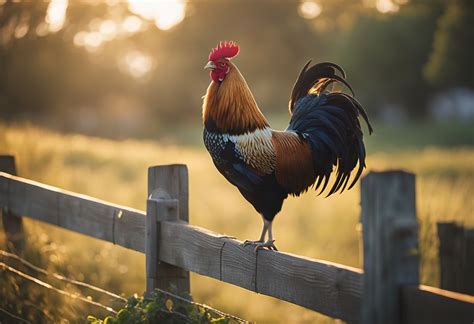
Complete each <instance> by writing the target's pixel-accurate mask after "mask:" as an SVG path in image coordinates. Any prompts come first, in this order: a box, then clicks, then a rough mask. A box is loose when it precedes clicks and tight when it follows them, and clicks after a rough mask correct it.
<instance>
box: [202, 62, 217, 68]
mask: <svg viewBox="0 0 474 324" xmlns="http://www.w3.org/2000/svg"><path fill="white" fill-rule="evenodd" d="M215 68H216V65H215V64H214V62H212V61H209V62H207V64H206V66H205V67H204V70H207V69H211V70H213V69H215Z"/></svg>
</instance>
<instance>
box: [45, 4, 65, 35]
mask: <svg viewBox="0 0 474 324" xmlns="http://www.w3.org/2000/svg"><path fill="white" fill-rule="evenodd" d="M67 6H68V0H51V2H50V3H49V5H48V11H47V12H46V18H45V20H46V22H47V23H48V25H49V28H48V29H49V31H50V32H52V33H55V32H58V31H60V30H61V28H63V26H64V22H65V21H66V10H67Z"/></svg>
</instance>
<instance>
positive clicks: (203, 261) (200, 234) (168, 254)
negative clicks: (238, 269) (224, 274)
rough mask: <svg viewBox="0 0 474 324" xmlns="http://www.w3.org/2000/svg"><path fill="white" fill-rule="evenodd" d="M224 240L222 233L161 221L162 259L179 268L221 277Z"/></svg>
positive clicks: (160, 244) (182, 223)
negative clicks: (221, 255)
mask: <svg viewBox="0 0 474 324" xmlns="http://www.w3.org/2000/svg"><path fill="white" fill-rule="evenodd" d="M223 244H224V241H223V240H222V239H220V238H219V235H216V234H214V233H212V232H209V231H205V230H201V229H200V228H197V227H195V226H192V225H186V223H184V222H170V221H166V222H161V241H160V242H159V247H160V249H159V255H160V259H161V260H162V261H165V262H167V263H169V264H173V265H176V266H178V267H180V268H184V269H187V270H191V271H193V272H196V273H199V274H202V275H206V276H209V277H213V278H216V279H219V278H220V270H221V267H220V254H221V247H222V246H223Z"/></svg>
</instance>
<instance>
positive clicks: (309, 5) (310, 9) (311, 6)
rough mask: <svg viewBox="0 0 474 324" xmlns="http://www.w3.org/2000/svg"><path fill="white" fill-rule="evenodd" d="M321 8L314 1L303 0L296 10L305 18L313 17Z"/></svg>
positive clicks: (317, 14)
mask: <svg viewBox="0 0 474 324" xmlns="http://www.w3.org/2000/svg"><path fill="white" fill-rule="evenodd" d="M322 11H323V8H322V7H321V5H320V4H318V3H317V2H316V1H312V0H304V1H302V2H301V3H300V5H299V7H298V12H299V14H300V16H301V17H303V18H305V19H314V18H316V17H317V16H319V15H320V14H321V12H322Z"/></svg>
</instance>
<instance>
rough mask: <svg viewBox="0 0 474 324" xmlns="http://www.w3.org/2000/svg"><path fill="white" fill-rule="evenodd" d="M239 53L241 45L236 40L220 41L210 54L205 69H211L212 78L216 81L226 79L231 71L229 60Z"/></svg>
mask: <svg viewBox="0 0 474 324" xmlns="http://www.w3.org/2000/svg"><path fill="white" fill-rule="evenodd" d="M238 53H239V45H237V44H236V43H234V42H220V43H219V44H218V45H217V46H216V47H214V48H213V49H212V51H211V53H210V54H209V62H207V64H206V66H205V67H204V69H210V70H211V78H212V80H213V81H214V82H216V83H221V82H222V81H224V78H225V76H226V75H227V73H229V71H230V68H231V67H230V64H229V60H230V59H231V58H233V57H234V56H236V55H237V54H238Z"/></svg>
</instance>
